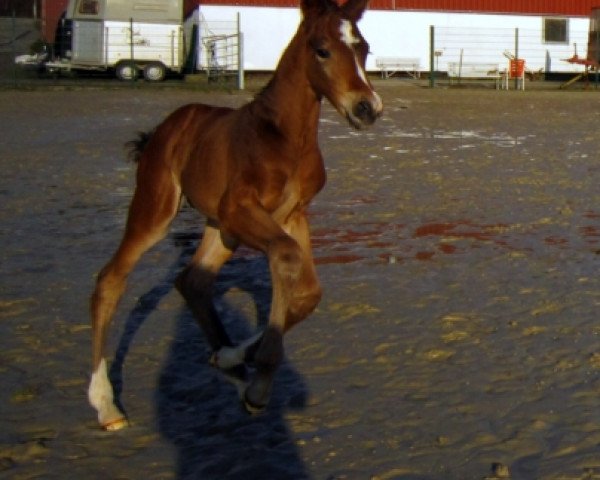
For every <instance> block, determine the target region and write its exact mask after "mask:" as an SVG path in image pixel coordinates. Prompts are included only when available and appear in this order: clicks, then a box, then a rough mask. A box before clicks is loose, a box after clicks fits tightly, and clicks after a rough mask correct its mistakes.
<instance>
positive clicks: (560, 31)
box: [543, 18, 569, 44]
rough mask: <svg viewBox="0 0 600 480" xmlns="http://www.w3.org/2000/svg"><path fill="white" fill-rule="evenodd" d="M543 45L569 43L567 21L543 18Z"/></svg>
mask: <svg viewBox="0 0 600 480" xmlns="http://www.w3.org/2000/svg"><path fill="white" fill-rule="evenodd" d="M543 35H544V43H566V44H568V43H569V20H568V19H566V18H544V31H543Z"/></svg>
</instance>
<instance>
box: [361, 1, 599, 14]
mask: <svg viewBox="0 0 600 480" xmlns="http://www.w3.org/2000/svg"><path fill="white" fill-rule="evenodd" d="M598 4H600V1H599V0H570V1H565V0H371V2H370V7H371V8H376V9H389V10H436V11H450V12H485V13H521V14H532V15H568V16H574V15H581V16H588V15H589V14H590V11H591V9H592V7H594V6H596V5H598Z"/></svg>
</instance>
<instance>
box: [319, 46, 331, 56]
mask: <svg viewBox="0 0 600 480" xmlns="http://www.w3.org/2000/svg"><path fill="white" fill-rule="evenodd" d="M316 52H317V57H319V58H329V57H331V52H330V51H329V50H327V49H325V48H317V50H316Z"/></svg>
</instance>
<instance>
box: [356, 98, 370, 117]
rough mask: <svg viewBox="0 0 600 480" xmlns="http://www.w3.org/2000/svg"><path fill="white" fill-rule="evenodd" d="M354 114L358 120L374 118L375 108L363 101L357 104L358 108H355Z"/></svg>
mask: <svg viewBox="0 0 600 480" xmlns="http://www.w3.org/2000/svg"><path fill="white" fill-rule="evenodd" d="M354 113H355V115H356V116H357V117H358V118H365V117H367V118H368V117H372V116H373V107H372V106H371V102H367V101H366V100H361V101H360V102H358V103H357V104H356V107H355V108H354Z"/></svg>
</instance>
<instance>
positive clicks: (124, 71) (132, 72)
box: [115, 62, 138, 81]
mask: <svg viewBox="0 0 600 480" xmlns="http://www.w3.org/2000/svg"><path fill="white" fill-rule="evenodd" d="M115 75H116V76H117V78H118V79H119V80H124V81H126V80H134V79H135V78H137V75H138V71H137V68H136V66H135V64H134V63H133V62H119V63H118V64H117V66H116V67H115Z"/></svg>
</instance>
